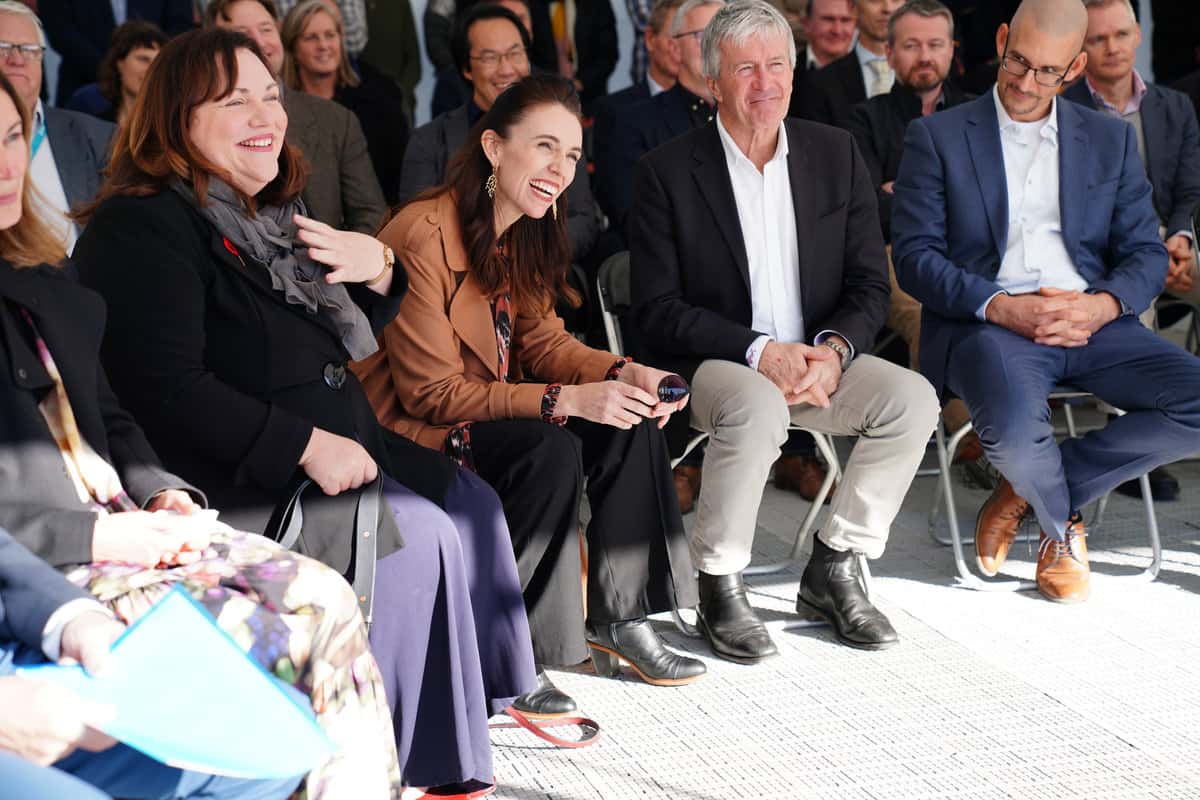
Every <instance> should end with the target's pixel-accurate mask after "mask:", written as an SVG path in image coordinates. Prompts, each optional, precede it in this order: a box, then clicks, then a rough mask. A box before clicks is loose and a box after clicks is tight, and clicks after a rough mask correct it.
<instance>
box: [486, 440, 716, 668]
mask: <svg viewBox="0 0 1200 800" xmlns="http://www.w3.org/2000/svg"><path fill="white" fill-rule="evenodd" d="M471 451H472V455H473V457H474V461H475V468H476V471H477V472H478V474H479V476H480V477H481V478H483V479H484V480H485V481H487V482H488V483H489V484H491V486H492V488H494V489H495V490H496V493H497V494H498V495H499V496H500V501H501V503H502V504H503V506H504V514H505V517H506V518H507V519H508V527H509V530H510V532H511V534H512V540H513V551H514V552H515V553H516V557H517V572H518V575H519V577H520V580H521V588H522V591H523V593H524V597H525V607H526V610H527V612H528V614H529V628H530V631H531V633H532V635H533V651H534V657H535V658H536V660H537V662H538V663H539V664H547V665H551V666H562V665H568V664H578V663H579V662H581V661H583V660H584V659H586V658H587V657H588V652H587V643H586V638H585V634H584V624H583V623H584V612H583V597H582V591H581V577H582V564H581V561H580V552H579V540H578V538H577V537H578V531H579V505H580V501H581V499H582V497H583V492H584V486H585V479H586V490H587V495H588V503H589V505H590V507H591V512H592V518H591V522H590V523H589V524H588V527H587V533H586V538H587V551H588V581H587V594H588V597H587V608H588V618H589V619H590V620H591V621H592V622H595V623H604V622H613V621H617V620H627V619H636V618H640V617H644V616H646V615H647V614H654V613H658V612H662V611H669V610H671V609H673V608H678V607H681V606H691V605H694V604H695V603H696V588H695V580H694V578H693V577H692V562H691V557H690V555H689V553H688V545H687V539H686V536H685V534H684V530H683V520H682V518H681V517H680V515H679V506H678V503H677V501H676V499H675V488H674V484H673V483H672V480H671V467H670V459H669V456H668V453H667V443H666V440H665V439H664V437H663V434H662V431H660V430H659V429H658V428H657V427H656V426H655V424H654V422H653V421H651V420H647V421H645V422H643V423H641V424H640V425H638V426H636V427H634V428H632V429H631V430H628V431H623V430H620V429H618V428H614V427H611V426H608V425H600V424H597V423H593V422H587V421H584V420H577V419H573V420H571V421H570V422H569V423H568V424H567V425H566V427H559V426H556V425H551V424H549V423H546V422H542V421H541V420H531V419H518V420H498V421H493V422H476V423H472V425H471Z"/></svg>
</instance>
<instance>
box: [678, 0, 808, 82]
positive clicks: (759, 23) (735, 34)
mask: <svg viewBox="0 0 1200 800" xmlns="http://www.w3.org/2000/svg"><path fill="white" fill-rule="evenodd" d="M689 2H691V0H689ZM686 5H687V4H686V3H685V4H684V6H685V7H686ZM682 10H683V9H682V8H681V9H680V11H682ZM752 36H764V37H767V36H782V37H784V38H785V39H786V40H787V43H788V65H789V66H790V67H791V68H793V69H794V68H795V67H796V39H795V37H793V36H792V26H791V25H789V24H788V21H787V19H785V18H784V16H783V14H780V13H779V11H778V10H776V8H775V7H774V6H772V5H770V4H769V3H766V2H764V1H763V0H734V2H732V3H728V4H726V6H725V7H724V8H722V9H721V10H720V11H718V12H717V14H716V16H714V17H713V18H712V20H710V21H709V23H708V25H707V26H706V27H705V28H704V38H703V39H702V40H701V42H700V50H701V54H702V57H703V69H704V77H706V78H708V79H710V80H716V79H717V78H718V77H719V76H720V75H721V45H723V44H724V43H725V42H732V43H734V44H737V45H740V44H743V43H745V42H746V40H747V39H749V38H751V37H752Z"/></svg>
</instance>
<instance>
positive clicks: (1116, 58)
mask: <svg viewBox="0 0 1200 800" xmlns="http://www.w3.org/2000/svg"><path fill="white" fill-rule="evenodd" d="M1083 5H1084V7H1085V8H1087V12H1088V32H1087V38H1086V39H1084V44H1083V50H1084V52H1085V53H1087V57H1088V60H1087V68H1086V71H1085V73H1084V77H1083V80H1081V81H1079V82H1078V83H1076V84H1075V85H1074V86H1072V87H1071V88H1069V89H1067V90H1066V91H1065V92H1063V95H1062V96H1063V97H1065V98H1067V99H1068V100H1071V101H1073V102H1076V103H1079V104H1080V105H1083V106H1086V107H1087V108H1093V109H1095V110H1097V111H1101V112H1104V113H1106V114H1108V115H1110V116H1113V117H1119V118H1121V119H1124V120H1125V121H1126V122H1128V123H1129V124H1130V125H1132V126H1133V127H1134V132H1135V133H1136V134H1137V142H1138V152H1139V153H1140V155H1141V157H1142V162H1143V163H1144V164H1145V165H1146V176H1147V177H1148V178H1149V179H1150V186H1151V188H1152V189H1153V190H1154V193H1153V199H1154V210H1155V211H1157V212H1158V221H1159V232H1160V233H1161V234H1162V236H1163V239H1164V241H1165V243H1166V245H1167V253H1168V254H1169V255H1170V258H1171V263H1170V267H1169V268H1168V270H1167V283H1166V288H1167V291H1168V292H1169V293H1170V294H1172V295H1174V296H1176V297H1179V298H1182V299H1185V300H1187V301H1189V302H1191V303H1193V304H1196V305H1200V280H1198V278H1200V273H1198V272H1197V269H1196V257H1195V250H1194V248H1193V245H1192V212H1193V211H1195V209H1196V207H1197V206H1200V126H1198V125H1197V124H1196V118H1195V114H1194V113H1193V111H1192V104H1191V102H1190V101H1189V99H1188V97H1187V96H1186V95H1184V94H1183V93H1181V92H1177V91H1175V90H1174V89H1168V88H1166V87H1164V86H1156V85H1154V84H1148V83H1146V82H1145V81H1144V80H1143V79H1142V76H1141V75H1140V74H1138V71H1137V70H1136V69H1135V68H1134V58H1135V56H1136V54H1137V49H1138V46H1139V45H1140V44H1141V42H1142V29H1141V27H1140V26H1139V25H1138V21H1137V18H1136V17H1135V16H1134V13H1133V6H1132V5H1130V3H1129V0H1084V2H1083ZM1150 489H1151V492H1152V493H1153V495H1154V499H1156V500H1174V499H1175V497H1176V496H1177V495H1178V494H1179V482H1178V481H1176V480H1175V478H1174V477H1172V476H1171V474H1170V473H1168V472H1167V470H1166V468H1165V467H1158V468H1157V469H1155V470H1154V471H1152V472H1151V473H1150ZM1118 491H1120V492H1121V493H1122V494H1126V495H1131V496H1133V497H1140V496H1141V487H1140V485H1139V483H1138V482H1137V481H1127V482H1125V483H1123V484H1121V486H1120V487H1119V488H1118Z"/></svg>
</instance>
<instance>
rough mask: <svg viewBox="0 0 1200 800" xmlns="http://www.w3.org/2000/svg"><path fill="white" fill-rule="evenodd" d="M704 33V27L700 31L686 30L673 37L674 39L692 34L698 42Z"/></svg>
mask: <svg viewBox="0 0 1200 800" xmlns="http://www.w3.org/2000/svg"><path fill="white" fill-rule="evenodd" d="M703 35H704V28H701V29H700V30H698V31H684V32H683V33H677V34H675V35H674V36H672V37H671V38H672V39H682V38H683V37H685V36H690V37H692V38H693V39H695V40H696V41H697V42H698V41H700V37H701V36H703Z"/></svg>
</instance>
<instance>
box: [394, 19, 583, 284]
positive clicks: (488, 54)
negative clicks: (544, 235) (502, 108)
mask: <svg viewBox="0 0 1200 800" xmlns="http://www.w3.org/2000/svg"><path fill="white" fill-rule="evenodd" d="M529 47H530V41H529V34H528V32H527V31H526V30H525V28H524V27H523V26H522V25H521V22H520V20H518V19H517V18H516V16H514V15H513V13H512V12H511V11H509V10H508V9H507V8H505V7H503V6H501V5H499V4H495V3H482V4H480V5H477V6H475V7H473V8H472V9H471V10H470V11H469V12H467V13H466V14H464V15H463V17H462V18H461V19H460V21H459V26H458V28H457V30H456V31H455V34H454V58H455V63H457V64H458V69H459V72H460V73H461V74H462V76H463V77H464V78H466V80H467V81H468V82H469V83H470V84H471V99H469V100H468V101H467V103H466V105H463V106H459V107H458V108H456V109H454V110H453V111H447V112H446V113H445V114H442V115H441V116H439V117H435V118H434V119H433V121H432V122H429V123H426V124H425V125H422V126H421V127H419V128H417V129H416V130H414V131H413V134H412V139H411V140H410V141H409V144H408V150H407V152H405V154H404V169H403V172H402V173H401V185H400V199H401V201H404V202H407V201H408V200H411V199H412V198H413V197H414V196H415V195H416V194H417V193H418V192H421V191H423V190H425V189H429V188H432V187H434V186H440V185H442V184H443V183H445V181H446V175H447V174H448V162H449V161H450V157H451V156H452V155H454V154H455V153H457V152H458V151H459V150H461V149H462V147H463V145H464V144H465V143H466V141H467V134H468V132H469V131H470V129H471V128H472V127H473V126H474V125H475V124H476V123H477V122H479V120H480V118H482V117H483V115H484V113H485V112H486V111H487V110H488V109H490V108H491V107H492V103H494V102H495V100H496V97H497V95H499V94H500V93H501V92H502V91H504V90H505V89H507V88H508V87H509V86H511V85H513V84H514V83H516V82H517V81H518V80H520V79H521V78H523V77H525V76H526V75H528V74H529ZM564 216H565V217H566V223H567V238H568V240H569V242H570V245H571V259H572V260H574V261H578V260H580V259H582V258H583V257H584V256H585V255H586V254H587V253H588V251H589V250H591V248H592V244H593V243H594V242H595V241H596V237H597V236H598V235H599V225H598V224H597V222H596V211H595V202H594V201H593V200H592V192H591V189H590V188H589V186H588V176H587V170H586V164H580V167H579V169H577V170H575V178H574V180H573V181H571V184H570V186H569V187H568V189H567V196H566V213H565V215H564Z"/></svg>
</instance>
